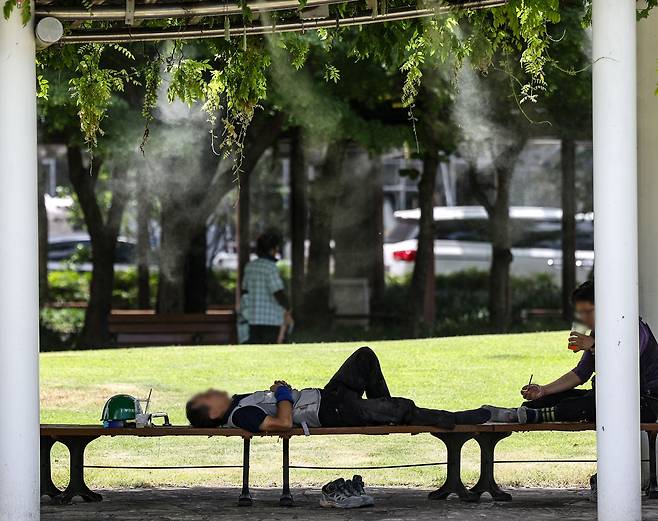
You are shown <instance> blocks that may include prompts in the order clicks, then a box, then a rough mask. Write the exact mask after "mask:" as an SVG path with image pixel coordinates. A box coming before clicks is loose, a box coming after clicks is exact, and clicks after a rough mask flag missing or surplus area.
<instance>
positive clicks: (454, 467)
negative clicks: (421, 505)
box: [429, 432, 480, 502]
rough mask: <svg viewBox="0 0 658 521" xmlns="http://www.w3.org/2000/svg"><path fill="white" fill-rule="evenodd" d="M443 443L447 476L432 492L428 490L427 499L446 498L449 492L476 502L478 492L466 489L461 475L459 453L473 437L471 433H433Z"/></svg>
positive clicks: (463, 499)
mask: <svg viewBox="0 0 658 521" xmlns="http://www.w3.org/2000/svg"><path fill="white" fill-rule="evenodd" d="M433 436H435V437H437V438H439V439H440V440H441V441H442V442H443V443H445V446H446V449H447V450H448V465H447V476H446V481H445V483H444V484H443V485H442V486H441V488H439V489H438V490H435V491H434V492H430V494H429V499H448V496H450V495H451V494H457V495H458V496H459V498H460V499H461V500H462V501H468V502H476V501H478V499H479V498H480V496H479V495H478V494H474V493H472V492H471V491H470V490H468V489H467V488H466V487H465V486H464V483H463V482H462V477H461V455H462V447H463V446H464V443H466V442H467V441H468V440H471V439H473V434H470V433H467V432H445V433H437V434H433Z"/></svg>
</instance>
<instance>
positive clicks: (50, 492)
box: [40, 436, 62, 498]
mask: <svg viewBox="0 0 658 521" xmlns="http://www.w3.org/2000/svg"><path fill="white" fill-rule="evenodd" d="M56 442H57V440H56V439H55V438H51V437H50V436H41V451H40V454H41V495H42V496H49V497H51V498H53V497H55V496H58V495H59V494H61V493H62V491H61V490H60V489H59V488H57V486H55V484H54V483H53V474H52V468H51V460H50V451H51V450H52V448H53V445H54V444H55V443H56Z"/></svg>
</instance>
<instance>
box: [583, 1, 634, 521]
mask: <svg viewBox="0 0 658 521" xmlns="http://www.w3.org/2000/svg"><path fill="white" fill-rule="evenodd" d="M635 8H636V1H635V0H594V2H593V13H592V15H593V19H592V31H593V35H592V36H593V60H594V65H593V100H594V122H593V123H594V128H593V138H594V139H593V141H594V216H595V231H594V251H595V258H596V262H595V282H596V378H597V379H596V409H597V427H596V433H597V454H598V519H599V521H640V520H641V519H642V514H641V496H640V494H641V491H640V436H639V421H640V419H639V376H638V372H639V356H638V314H639V310H638V249H637V248H638V240H637V211H638V208H637V113H636V108H637V92H636V54H635V53H636V48H635V44H636V19H635Z"/></svg>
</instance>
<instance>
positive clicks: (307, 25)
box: [36, 0, 507, 43]
mask: <svg viewBox="0 0 658 521" xmlns="http://www.w3.org/2000/svg"><path fill="white" fill-rule="evenodd" d="M506 1H507V0H443V1H441V0H435V2H434V3H431V4H427V3H425V4H423V7H420V6H419V5H418V4H417V3H416V2H417V0H386V1H384V0H306V2H305V4H304V7H303V8H300V1H299V0H246V2H243V3H241V2H238V1H236V0H223V1H212V2H211V1H207V0H204V1H200V0H89V2H88V5H87V6H82V5H81V2H80V0H36V15H37V17H38V18H43V17H46V16H51V17H54V18H57V19H59V20H60V21H61V22H62V23H63V24H64V26H65V35H64V37H63V38H62V43H82V42H127V41H157V40H166V39H197V38H220V37H225V38H230V37H231V36H241V35H246V36H249V35H254V34H264V33H270V32H290V31H305V30H311V29H315V28H321V27H336V26H346V25H365V24H371V23H380V22H385V21H394V20H403V19H411V18H421V17H430V16H433V15H435V14H437V13H441V12H448V11H450V10H454V9H482V8H488V7H495V6H499V5H503V4H505V3H506ZM337 4H342V5H343V6H345V7H344V8H343V9H340V10H339V9H337V8H336V6H337ZM387 4H388V6H389V7H386V6H387ZM245 12H250V13H251V15H250V17H248V18H249V19H247V17H245V16H244V13H245Z"/></svg>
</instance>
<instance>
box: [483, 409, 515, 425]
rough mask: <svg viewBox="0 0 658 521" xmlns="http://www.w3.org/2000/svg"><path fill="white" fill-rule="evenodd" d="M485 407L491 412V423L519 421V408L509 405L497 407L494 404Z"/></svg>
mask: <svg viewBox="0 0 658 521" xmlns="http://www.w3.org/2000/svg"><path fill="white" fill-rule="evenodd" d="M482 409H485V410H487V411H489V412H490V413H491V419H490V420H489V421H490V422H491V423H519V415H518V411H517V409H512V408H509V407H496V406H494V405H483V406H482Z"/></svg>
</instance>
